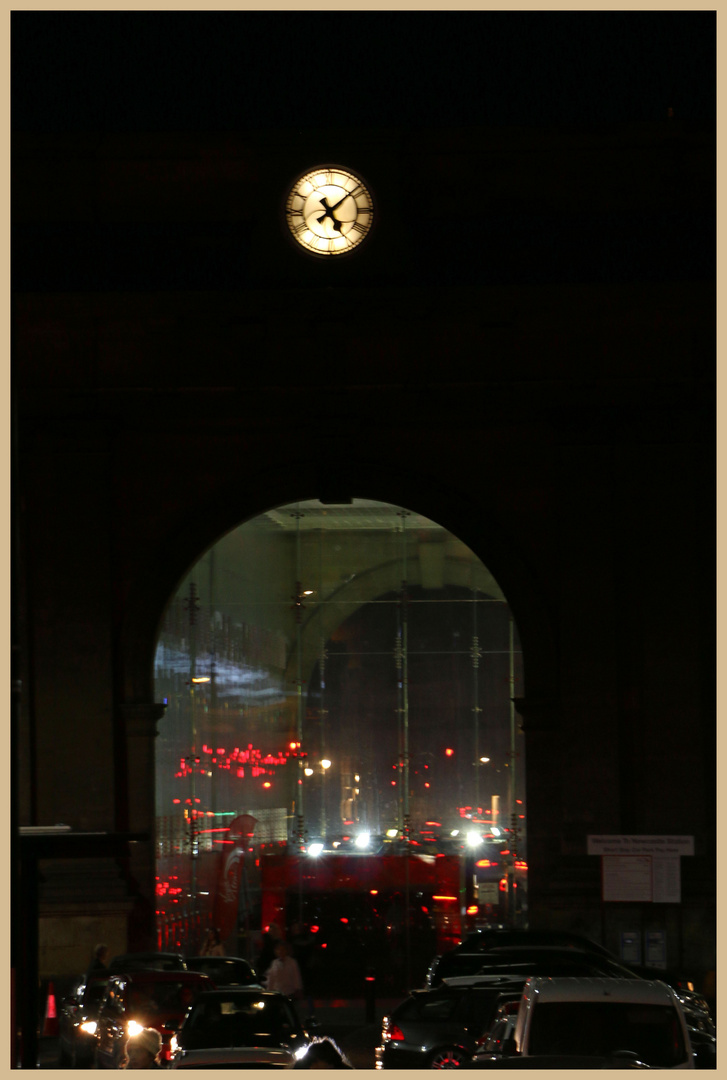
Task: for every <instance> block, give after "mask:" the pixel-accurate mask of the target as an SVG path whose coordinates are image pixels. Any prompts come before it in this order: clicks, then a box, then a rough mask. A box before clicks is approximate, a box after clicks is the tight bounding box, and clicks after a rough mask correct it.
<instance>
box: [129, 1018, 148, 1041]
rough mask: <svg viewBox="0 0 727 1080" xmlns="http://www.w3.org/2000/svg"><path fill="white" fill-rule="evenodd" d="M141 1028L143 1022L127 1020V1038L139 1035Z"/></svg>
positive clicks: (142, 1028) (142, 1027)
mask: <svg viewBox="0 0 727 1080" xmlns="http://www.w3.org/2000/svg"><path fill="white" fill-rule="evenodd" d="M143 1030H144V1026H143V1024H137V1022H136V1020H129V1022H128V1024H127V1025H126V1033H127V1035H128V1036H129V1038H132V1037H133V1036H134V1035H141V1033H142V1031H143Z"/></svg>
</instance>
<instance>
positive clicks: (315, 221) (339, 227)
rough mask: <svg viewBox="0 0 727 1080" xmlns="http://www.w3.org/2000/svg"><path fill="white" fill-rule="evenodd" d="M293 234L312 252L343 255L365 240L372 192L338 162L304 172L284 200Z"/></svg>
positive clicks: (286, 215) (368, 224)
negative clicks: (337, 163)
mask: <svg viewBox="0 0 727 1080" xmlns="http://www.w3.org/2000/svg"><path fill="white" fill-rule="evenodd" d="M285 217H286V220H287V222H288V228H289V229H290V231H291V233H292V235H293V237H294V238H295V240H297V242H298V243H299V244H300V245H301V247H303V248H305V250H306V251H308V252H310V253H311V254H313V255H345V254H346V253H347V252H349V251H353V249H354V248H356V247H358V245H359V244H360V243H361V242H362V241H363V240H365V239H366V237H367V236H368V234H369V232H370V231H371V225H372V223H373V219H374V202H373V199H372V197H371V192H370V191H369V189H368V188H367V186H366V184H365V183H364V182H363V180H361V178H360V177H359V176H355V175H354V174H353V173H352V172H349V171H348V170H347V169H341V168H340V167H339V166H338V165H322V166H321V167H320V168H318V169H312V170H310V171H309V172H305V173H303V175H302V176H299V177H298V179H297V180H296V181H295V183H294V184H293V186H292V188H291V189H290V193H289V194H288V197H287V199H286V201H285Z"/></svg>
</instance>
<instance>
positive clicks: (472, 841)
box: [467, 832, 482, 847]
mask: <svg viewBox="0 0 727 1080" xmlns="http://www.w3.org/2000/svg"><path fill="white" fill-rule="evenodd" d="M467 843H468V844H469V846H470V847H477V845H478V844H481V843H482V837H481V836H480V834H479V833H478V832H468V833H467Z"/></svg>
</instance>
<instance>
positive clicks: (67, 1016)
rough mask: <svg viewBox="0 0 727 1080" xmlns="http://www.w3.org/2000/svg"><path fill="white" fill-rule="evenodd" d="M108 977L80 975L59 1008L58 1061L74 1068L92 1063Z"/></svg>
mask: <svg viewBox="0 0 727 1080" xmlns="http://www.w3.org/2000/svg"><path fill="white" fill-rule="evenodd" d="M107 983H108V979H107V978H106V976H99V977H93V976H92V977H90V978H86V976H85V975H84V976H83V977H82V978H80V979H78V980H77V981H76V983H75V984H74V985H73V987H72V988H71V991H70V993H69V994H68V995H67V996H66V997H65V998H63V1000H62V1001H61V1003H60V1006H59V1009H58V1051H59V1055H58V1064H59V1065H60V1066H61V1067H62V1068H64V1067H66V1066H70V1067H71V1068H72V1069H77V1068H82V1067H84V1066H90V1065H91V1064H92V1063H93V1058H94V1052H95V1049H96V1023H97V1020H98V1014H99V1010H100V1008H101V1002H102V1000H103V996H104V993H105V992H106V985H107Z"/></svg>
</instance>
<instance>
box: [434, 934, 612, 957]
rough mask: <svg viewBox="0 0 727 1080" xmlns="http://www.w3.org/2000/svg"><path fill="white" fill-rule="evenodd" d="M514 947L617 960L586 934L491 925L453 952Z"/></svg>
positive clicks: (469, 936) (455, 948)
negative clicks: (574, 951)
mask: <svg viewBox="0 0 727 1080" xmlns="http://www.w3.org/2000/svg"><path fill="white" fill-rule="evenodd" d="M512 945H549V946H551V947H556V948H561V949H566V948H567V949H581V950H585V951H586V952H595V953H599V954H600V955H601V956H607V957H608V958H609V959H610V960H615V959H616V957H615V956H614V955H613V954H612V953H610V952H609V951H608V949H606V948H605V947H604V946H603V945H599V944H598V942H596V941H592V940H591V938H589V937H586V936H585V935H584V934H574V933H571V932H570V931H569V930H523V929H519V928H517V927H506V926H488V927H484V928H483V929H481V930H474V931H473V932H472V933H471V934H468V935H467V937H466V938H465V939H464V941H462V942H460V944H459V945H455V947H454V949H452V950H451V951H452V952H467V953H472V952H491V951H492V949H499V948H508V947H509V946H512Z"/></svg>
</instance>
